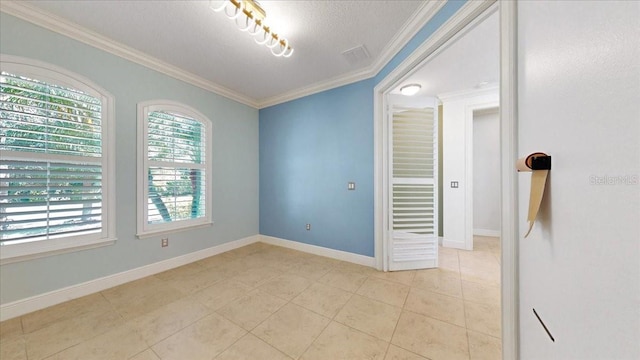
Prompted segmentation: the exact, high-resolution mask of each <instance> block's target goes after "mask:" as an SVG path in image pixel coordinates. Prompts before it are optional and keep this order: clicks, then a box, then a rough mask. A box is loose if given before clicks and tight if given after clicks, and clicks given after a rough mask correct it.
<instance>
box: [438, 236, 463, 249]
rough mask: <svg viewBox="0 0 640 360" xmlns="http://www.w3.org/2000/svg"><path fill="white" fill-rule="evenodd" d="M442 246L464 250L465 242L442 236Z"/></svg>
mask: <svg viewBox="0 0 640 360" xmlns="http://www.w3.org/2000/svg"><path fill="white" fill-rule="evenodd" d="M442 247H446V248H452V249H460V250H466V247H465V242H464V241H462V240H450V239H447V238H446V237H443V238H442Z"/></svg>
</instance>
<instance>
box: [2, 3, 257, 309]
mask: <svg viewBox="0 0 640 360" xmlns="http://www.w3.org/2000/svg"><path fill="white" fill-rule="evenodd" d="M0 52H1V53H3V54H7V55H16V56H22V57H28V58H32V59H36V60H40V61H45V62H48V63H51V64H54V65H57V66H60V67H63V68H65V69H67V70H70V71H73V72H76V73H78V74H80V75H83V76H85V77H87V78H89V79H91V80H92V81H94V82H95V83H97V84H98V85H99V86H101V87H103V88H104V89H106V90H107V91H109V92H110V93H111V94H112V95H114V97H115V108H116V113H115V121H116V124H115V125H116V126H115V127H116V139H115V141H116V169H117V170H116V201H117V203H116V206H117V207H116V212H117V216H116V220H117V230H116V234H117V236H118V241H117V242H116V244H115V245H113V246H107V247H102V248H97V249H92V250H85V251H79V252H73V253H67V254H63V255H57V256H49V257H45V258H40V259H35V260H30V261H24V262H19V263H14V264H7V265H3V266H1V267H0V303H2V304H6V303H8V302H12V301H15V300H19V299H24V298H27V297H30V296H34V295H37V294H42V293H46V292H48V291H52V290H56V289H60V288H64V287H67V286H71V285H74V284H79V283H82V282H86V281H89V280H93V279H97V278H100V277H103V276H107V275H111V274H116V273H119V272H122V271H126V270H130V269H134V268H137V267H140V266H144V265H148V264H152V263H155V262H158V261H161V260H164V259H168V258H172V257H176V256H180V255H183V254H187V253H190V252H194V251H197V250H201V249H205V248H208V247H211V246H215V245H218V244H222V243H225V242H229V241H232V240H237V239H241V238H244V237H247V236H251V235H255V234H257V233H258V209H259V207H258V179H259V174H258V143H259V141H258V111H257V110H256V109H253V108H251V107H248V106H246V105H242V104H239V103H237V102H235V101H232V100H229V99H227V98H224V97H222V96H218V95H216V94H214V93H211V92H208V91H206V90H203V89H200V88H198V87H195V86H192V85H189V84H187V83H184V82H181V81H178V80H176V79H173V78H171V77H168V76H166V75H163V74H161V73H159V72H156V71H153V70H150V69H148V68H146V67H143V66H141V65H138V64H135V63H132V62H130V61H127V60H124V59H122V58H119V57H117V56H114V55H111V54H109V53H106V52H104V51H101V50H98V49H96V48H93V47H91V46H88V45H85V44H83V43H80V42H78V41H75V40H72V39H69V38H67V37H64V36H62V35H59V34H57V33H53V32H51V31H48V30H45V29H43V28H40V27H37V26H35V25H33V24H30V23H28V22H25V21H22V20H19V19H17V18H15V17H12V16H9V15H7V14H4V13H0ZM212 66H215V64H212ZM151 99H170V100H175V101H179V102H182V103H185V104H187V105H189V106H192V107H193V108H195V109H197V110H198V111H200V112H202V113H203V114H205V115H206V116H207V117H208V118H209V119H211V120H212V122H213V157H212V159H213V204H214V207H213V220H214V225H213V227H210V228H204V229H198V230H190V231H184V232H180V233H176V234H171V235H169V239H170V245H169V247H168V248H161V247H160V240H159V239H160V237H152V238H147V239H137V238H136V237H135V233H136V202H135V199H136V161H135V156H136V104H137V103H138V102H139V101H144V100H151Z"/></svg>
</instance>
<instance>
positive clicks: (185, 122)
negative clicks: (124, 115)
mask: <svg viewBox="0 0 640 360" xmlns="http://www.w3.org/2000/svg"><path fill="white" fill-rule="evenodd" d="M211 137H212V130H211V121H210V120H209V119H207V117H206V116H204V115H202V114H201V113H199V112H198V111H196V110H194V109H192V108H190V107H188V106H186V105H183V104H180V103H177V102H173V101H168V100H155V101H148V102H143V103H140V104H138V189H139V191H138V237H145V236H152V235H155V234H161V233H166V232H172V231H176V230H180V229H185V228H192V227H196V226H204V225H209V224H211V185H210V184H211V153H212V152H211Z"/></svg>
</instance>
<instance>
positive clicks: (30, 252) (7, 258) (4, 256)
mask: <svg viewBox="0 0 640 360" xmlns="http://www.w3.org/2000/svg"><path fill="white" fill-rule="evenodd" d="M116 240H117V238H104V239H98V240H93V241H85V242H82V243H81V244H78V245H76V246H69V245H64V246H61V245H60V244H57V245H56V244H53V245H51V244H37V243H27V244H16V245H4V246H0V265H6V264H11V263H17V262H22V261H28V260H33V259H38V258H43V257H47V256H54V255H60V254H66V253H71V252H76V251H81V250H88V249H95V248H99V247H103V246H109V245H113V244H115V242H116ZM45 241H46V240H45Z"/></svg>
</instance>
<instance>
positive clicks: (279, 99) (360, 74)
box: [258, 69, 373, 109]
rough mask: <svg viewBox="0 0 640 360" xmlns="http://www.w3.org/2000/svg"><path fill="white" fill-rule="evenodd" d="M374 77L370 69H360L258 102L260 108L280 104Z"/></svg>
mask: <svg viewBox="0 0 640 360" xmlns="http://www.w3.org/2000/svg"><path fill="white" fill-rule="evenodd" d="M371 77H373V75H371V72H370V71H369V70H368V69H364V70H359V71H356V72H352V73H348V74H346V75H340V76H337V77H334V78H331V79H329V80H325V81H322V82H318V83H315V84H312V85H309V86H305V87H302V88H299V89H295V90H292V91H288V92H286V93H283V94H280V95H276V96H273V97H269V98H265V99H262V100H261V101H259V102H258V109H263V108H266V107H269V106H273V105H278V104H282V103H285V102H287V101H292V100H296V99H300V98H303V97H305V96H309V95H313V94H317V93H320V92H323V91H327V90H331V89H335V88H337V87H340V86H344V85H349V84H353V83H355V82H358V81H360V80H366V79H369V78H371Z"/></svg>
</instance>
